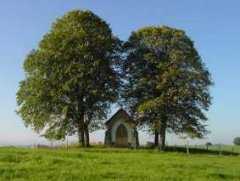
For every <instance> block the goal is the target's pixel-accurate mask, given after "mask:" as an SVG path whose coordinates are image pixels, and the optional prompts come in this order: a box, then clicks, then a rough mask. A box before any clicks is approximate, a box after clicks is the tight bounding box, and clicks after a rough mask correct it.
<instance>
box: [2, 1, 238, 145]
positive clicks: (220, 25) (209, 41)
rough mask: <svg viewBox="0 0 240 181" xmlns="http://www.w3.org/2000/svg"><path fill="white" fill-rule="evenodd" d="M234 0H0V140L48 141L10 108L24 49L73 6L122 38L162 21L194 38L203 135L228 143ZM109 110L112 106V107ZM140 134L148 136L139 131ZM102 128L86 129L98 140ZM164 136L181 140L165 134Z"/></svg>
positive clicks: (234, 128) (234, 77)
mask: <svg viewBox="0 0 240 181" xmlns="http://www.w3.org/2000/svg"><path fill="white" fill-rule="evenodd" d="M239 7H240V1H238V0H229V1H227V0H225V1H219V0H211V1H209V0H199V1H192V0H181V1H179V0H165V1H164V0H148V1H139V0H121V1H114V0H101V1H97V0H95V1H93V0H71V1H60V0H51V1H49V0H41V1H32V0H21V1H19V0H8V1H1V2H0V85H1V88H0V100H1V101H0V125H1V126H0V145H30V144H39V143H48V142H47V141H46V140H44V139H43V138H40V137H39V136H38V135H37V134H35V133H33V132H32V131H31V129H30V128H26V127H25V126H24V124H23V122H22V120H21V118H20V117H19V116H18V115H17V114H16V112H15V110H16V109H17V107H16V92H17V90H18V86H19V81H21V80H23V79H24V71H23V68H22V65H23V61H24V59H25V57H26V55H27V54H28V53H29V52H30V51H31V50H32V49H34V48H36V47H37V45H38V43H39V41H40V40H41V39H42V37H43V35H44V34H45V33H47V32H48V31H49V30H50V28H51V24H52V23H53V22H54V21H55V20H56V18H59V17H61V16H63V15H64V14H65V13H67V12H68V11H71V10H75V9H82V10H86V9H88V10H91V11H93V12H94V13H95V14H97V15H99V16H100V17H102V18H103V19H104V20H105V21H106V22H107V23H108V24H109V25H110V27H111V28H112V30H113V33H114V34H115V35H117V36H118V37H119V38H121V39H122V40H127V38H128V37H129V35H130V33H131V32H132V31H134V30H137V29H139V28H141V27H144V26H149V25H157V26H158V25H160V26H161V25H167V26H170V27H175V28H179V29H183V30H185V32H186V33H187V35H188V36H189V37H190V38H191V39H192V40H193V41H194V42H195V46H196V48H197V50H198V52H199V54H200V55H201V57H202V59H203V61H204V63H205V64H206V66H207V67H208V69H209V71H210V72H211V74H212V79H213V81H214V86H213V87H212V88H211V95H212V97H213V102H212V106H211V108H210V110H209V111H208V112H207V116H208V118H209V122H208V129H209V130H210V131H211V134H209V135H208V136H207V138H206V139H204V140H194V144H198V143H202V142H204V141H211V142H213V143H222V144H232V140H233V138H234V137H236V136H240V116H239V114H240V106H239V102H240V94H239V93H240V71H239V68H240V21H239V17H240V11H239ZM114 111H115V110H113V112H114ZM140 138H141V139H142V140H145V141H146V140H148V139H150V138H151V137H149V136H147V135H145V134H143V133H141V136H140ZM103 139H104V131H98V132H96V133H94V134H92V135H91V140H92V141H103ZM167 142H169V143H171V144H178V143H180V142H181V140H179V139H177V138H176V136H173V135H168V138H167Z"/></svg>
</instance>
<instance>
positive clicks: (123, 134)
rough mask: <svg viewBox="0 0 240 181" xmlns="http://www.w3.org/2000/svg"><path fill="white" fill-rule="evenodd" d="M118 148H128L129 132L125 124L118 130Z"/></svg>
mask: <svg viewBox="0 0 240 181" xmlns="http://www.w3.org/2000/svg"><path fill="white" fill-rule="evenodd" d="M116 146H119V147H127V146H128V132H127V128H126V127H125V126H124V125H123V124H121V125H119V126H118V128H117V132H116Z"/></svg>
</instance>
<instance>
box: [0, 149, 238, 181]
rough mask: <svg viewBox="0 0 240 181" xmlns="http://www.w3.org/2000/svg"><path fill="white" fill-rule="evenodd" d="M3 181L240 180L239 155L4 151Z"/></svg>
mask: <svg viewBox="0 0 240 181" xmlns="http://www.w3.org/2000/svg"><path fill="white" fill-rule="evenodd" d="M0 180H16V181H21V180H33V181H35V180H36V181H45V180H59V181H61V180H66V181H69V180H97V181H98V180H184V181H186V180H189V181H190V180H199V181H202V180H240V156H236V155H235V156H234V155H227V156H226V155H217V154H211V153H194V154H190V155H187V154H185V153H182V152H171V151H168V152H159V151H158V150H147V149H145V150H144V149H139V150H130V149H116V148H88V149H81V148H71V149H69V150H66V149H63V148H62V149H36V148H34V149H33V148H0Z"/></svg>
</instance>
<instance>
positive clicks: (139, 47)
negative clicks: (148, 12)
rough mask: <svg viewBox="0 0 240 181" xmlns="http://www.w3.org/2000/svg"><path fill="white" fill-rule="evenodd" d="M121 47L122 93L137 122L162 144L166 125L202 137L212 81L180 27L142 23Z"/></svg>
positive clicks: (173, 129)
mask: <svg viewBox="0 0 240 181" xmlns="http://www.w3.org/2000/svg"><path fill="white" fill-rule="evenodd" d="M125 51H126V52H125V61H124V63H123V75H124V79H125V81H124V83H125V84H124V88H123V91H122V92H123V95H122V97H123V99H124V100H125V101H126V103H127V107H128V108H129V109H130V110H131V112H132V113H133V114H134V115H135V116H136V119H137V120H138V122H139V123H140V125H146V124H147V125H148V126H150V128H151V129H150V130H151V131H152V132H153V133H154V132H155V135H157V136H158V134H160V142H161V149H164V147H165V134H166V130H168V131H172V132H174V133H177V134H180V133H188V134H189V135H191V136H194V137H203V136H204V135H205V134H206V133H207V130H206V123H205V122H206V120H207V117H206V116H205V114H204V111H207V110H208V108H209V105H210V104H211V97H210V94H209V86H210V85H211V84H212V81H211V79H210V73H209V71H208V70H207V69H206V67H205V65H204V64H203V62H202V60H201V57H200V56H199V54H198V52H197V50H196V49H195V47H194V44H193V42H192V41H191V40H190V38H189V37H188V36H187V35H186V34H185V32H184V31H182V30H178V29H174V28H170V27H146V28H143V29H140V30H138V31H136V32H133V33H132V34H131V36H130V38H129V40H128V41H127V42H126V43H125ZM155 140H156V141H158V139H157V138H156V137H155Z"/></svg>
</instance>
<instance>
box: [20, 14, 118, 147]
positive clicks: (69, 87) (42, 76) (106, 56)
mask: <svg viewBox="0 0 240 181" xmlns="http://www.w3.org/2000/svg"><path fill="white" fill-rule="evenodd" d="M119 50H120V41H119V40H118V39H117V38H116V37H115V36H114V35H113V34H112V32H111V29H110V27H109V26H108V24H107V23H106V22H105V21H103V20H102V19H101V18H100V17H98V16H97V15H95V14H93V13H92V12H90V11H78V10H76V11H71V12H69V13H67V14H65V15H64V16H63V17H61V18H59V19H58V20H57V21H56V22H55V23H54V24H53V25H52V28H51V30H50V32H48V33H47V34H45V35H44V37H43V39H42V40H41V42H40V43H39V46H38V48H37V49H35V50H33V51H32V52H31V53H30V54H29V55H28V56H27V58H26V59H25V61H24V70H25V75H26V77H25V80H23V81H21V83H20V88H19V90H18V93H17V103H18V114H19V115H20V116H21V117H22V119H23V120H24V123H25V125H26V126H30V127H32V128H33V129H34V130H35V131H37V132H39V133H41V134H43V135H44V136H46V137H48V138H55V139H64V138H65V136H66V135H67V134H70V135H72V134H74V133H76V132H77V133H78V134H79V140H80V141H81V143H82V145H85V143H86V144H89V133H88V131H89V128H90V130H91V129H94V128H96V127H98V125H99V120H103V119H104V118H105V117H106V115H107V111H108V108H109V106H110V103H112V102H114V101H116V100H117V97H118V87H119V78H118V74H117V72H116V70H115V69H116V67H115V61H116V60H118V59H119ZM84 132H85V136H84ZM85 139H86V142H85Z"/></svg>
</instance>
